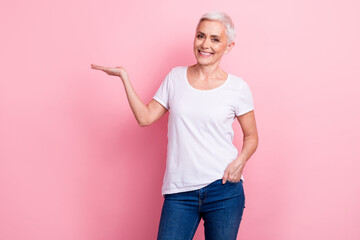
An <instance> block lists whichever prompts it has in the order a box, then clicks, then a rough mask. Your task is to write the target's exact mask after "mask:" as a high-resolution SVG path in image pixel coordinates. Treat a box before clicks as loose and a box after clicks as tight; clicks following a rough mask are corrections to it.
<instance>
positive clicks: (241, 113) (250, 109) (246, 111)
mask: <svg viewBox="0 0 360 240" xmlns="http://www.w3.org/2000/svg"><path fill="white" fill-rule="evenodd" d="M252 110H254V108H249V109H246V110H243V111H241V112H240V113H238V114H236V116H237V117H238V116H241V115H243V114H245V113H248V112H250V111H252Z"/></svg>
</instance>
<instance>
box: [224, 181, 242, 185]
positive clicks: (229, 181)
mask: <svg viewBox="0 0 360 240" xmlns="http://www.w3.org/2000/svg"><path fill="white" fill-rule="evenodd" d="M227 181H228V182H229V183H231V184H239V183H240V182H242V180H240V181H238V182H232V181H229V180H227Z"/></svg>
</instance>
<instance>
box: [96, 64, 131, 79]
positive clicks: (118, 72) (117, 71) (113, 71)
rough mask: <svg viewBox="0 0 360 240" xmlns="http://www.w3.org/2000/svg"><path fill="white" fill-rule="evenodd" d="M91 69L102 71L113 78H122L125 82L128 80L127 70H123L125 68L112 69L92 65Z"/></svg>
mask: <svg viewBox="0 0 360 240" xmlns="http://www.w3.org/2000/svg"><path fill="white" fill-rule="evenodd" d="M91 68H92V69H97V70H102V71H103V72H105V73H107V74H108V75H111V76H117V77H120V78H121V80H123V81H124V80H127V79H128V74H127V72H126V70H125V68H123V67H114V68H112V67H103V66H99V65H96V64H91Z"/></svg>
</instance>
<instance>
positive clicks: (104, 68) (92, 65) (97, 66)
mask: <svg viewBox="0 0 360 240" xmlns="http://www.w3.org/2000/svg"><path fill="white" fill-rule="evenodd" d="M91 67H92V68H94V69H99V70H107V69H109V68H108V67H104V66H100V65H96V64H91Z"/></svg>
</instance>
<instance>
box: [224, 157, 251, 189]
mask: <svg viewBox="0 0 360 240" xmlns="http://www.w3.org/2000/svg"><path fill="white" fill-rule="evenodd" d="M245 163H246V161H245V160H244V161H243V160H240V159H239V158H237V159H235V160H234V161H232V162H231V163H229V165H228V166H227V167H226V169H225V172H224V176H223V178H222V183H223V184H224V183H226V181H227V180H229V181H231V182H239V181H240V179H241V174H242V172H243V170H244V167H245Z"/></svg>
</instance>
